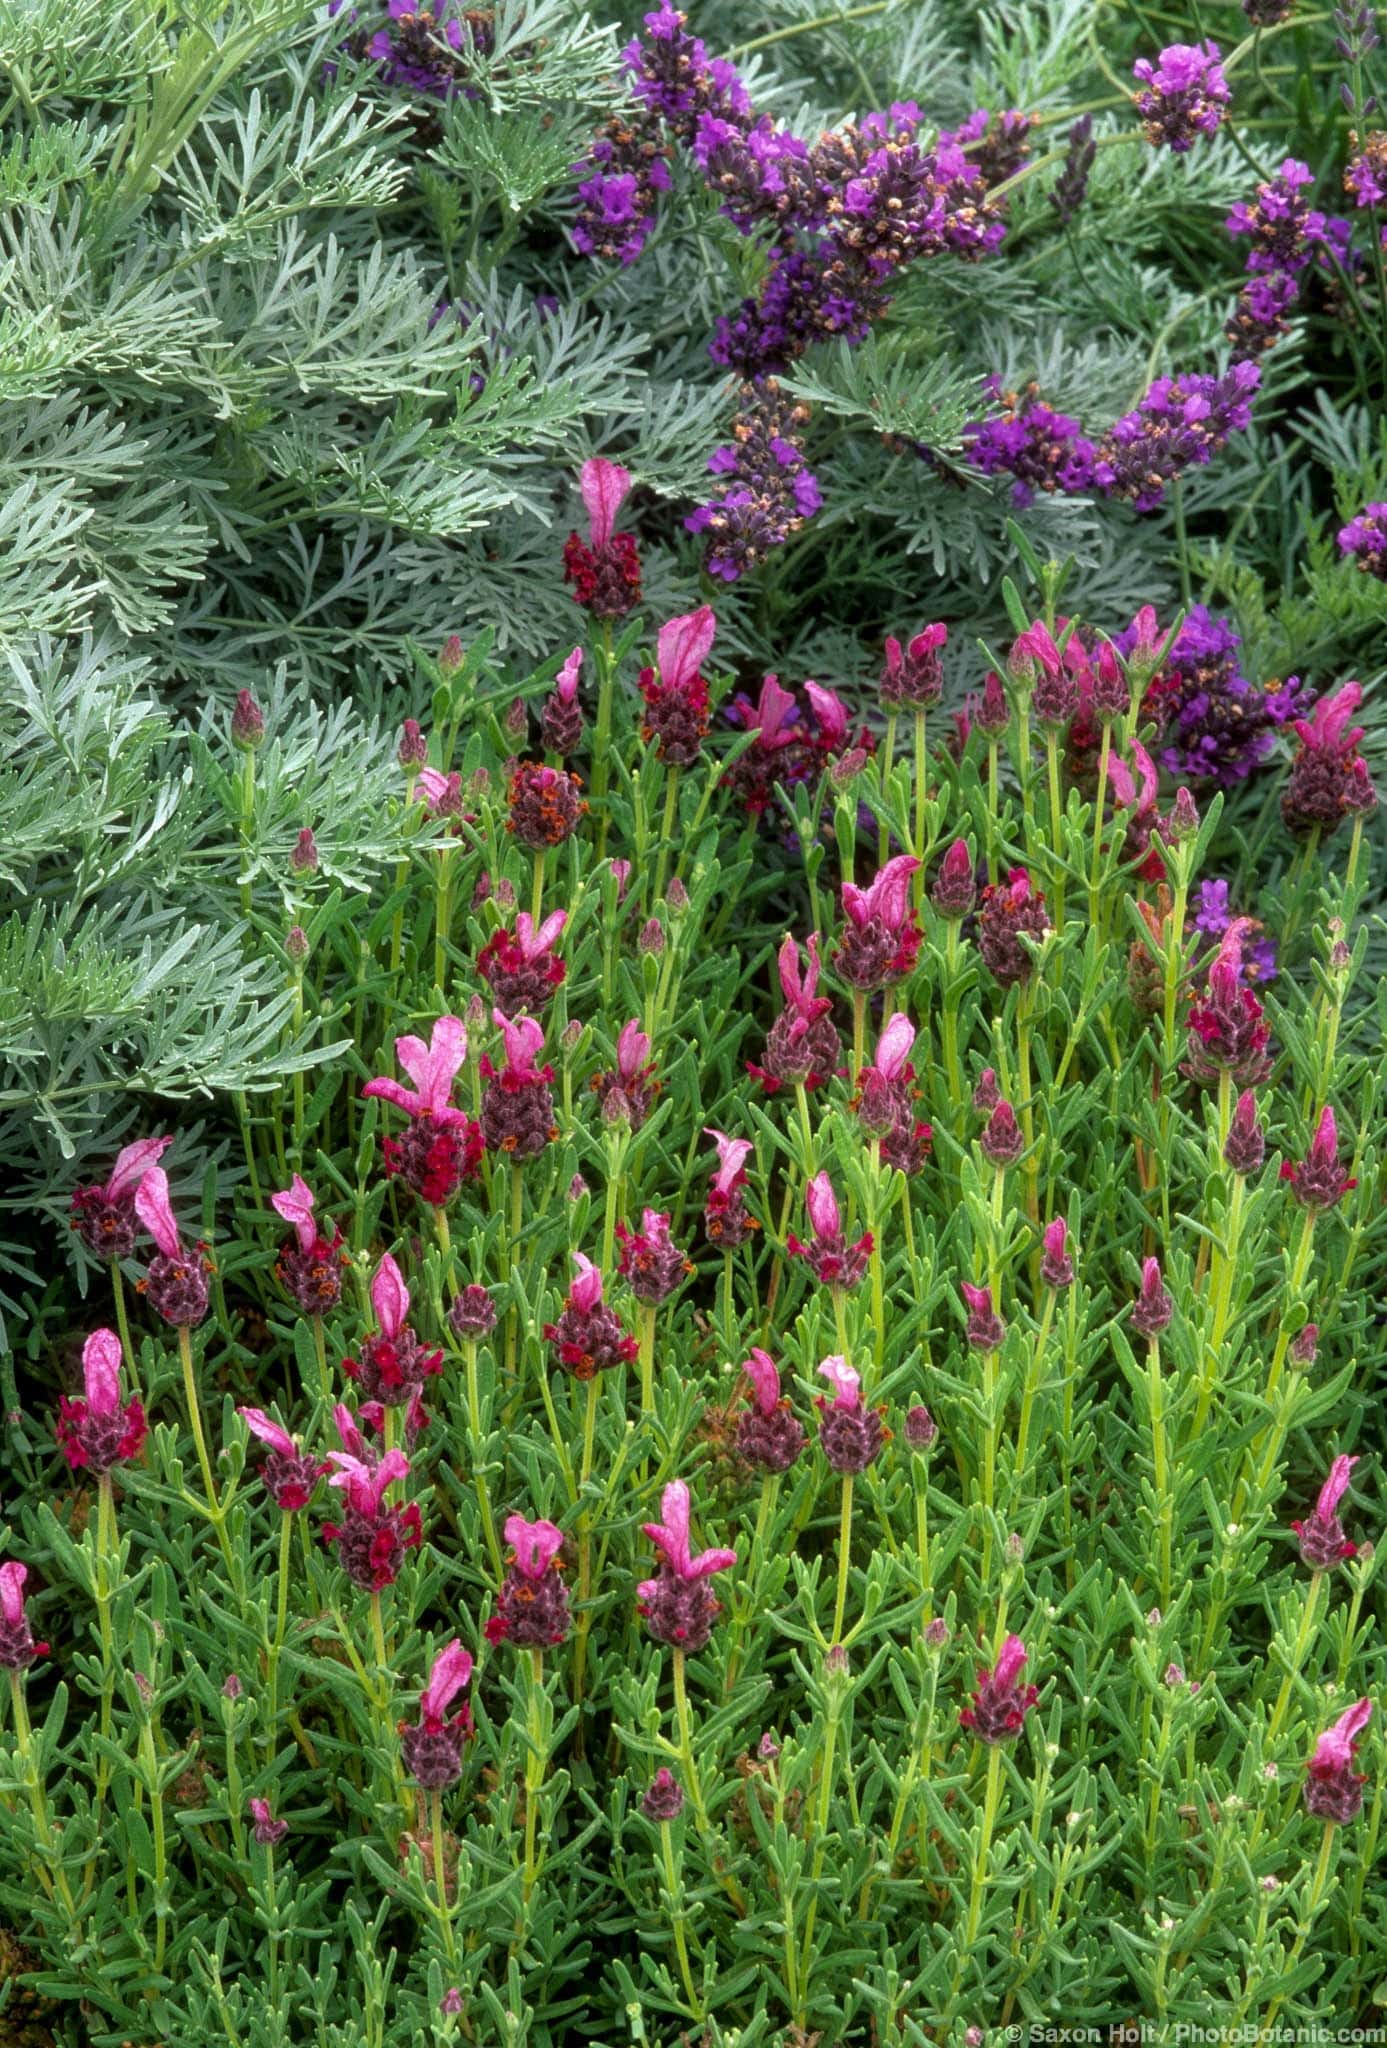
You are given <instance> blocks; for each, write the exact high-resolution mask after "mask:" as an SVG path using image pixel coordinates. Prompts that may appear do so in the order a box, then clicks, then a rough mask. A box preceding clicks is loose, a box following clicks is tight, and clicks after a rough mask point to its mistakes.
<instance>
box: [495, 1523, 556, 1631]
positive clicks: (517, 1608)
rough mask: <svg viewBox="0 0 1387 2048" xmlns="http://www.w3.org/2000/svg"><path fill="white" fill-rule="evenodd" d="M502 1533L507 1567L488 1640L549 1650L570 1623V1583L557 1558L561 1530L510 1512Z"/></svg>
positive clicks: (549, 1524)
mask: <svg viewBox="0 0 1387 2048" xmlns="http://www.w3.org/2000/svg"><path fill="white" fill-rule="evenodd" d="M503 1533H504V1535H505V1539H506V1541H507V1543H509V1544H510V1546H511V1553H512V1555H511V1567H510V1570H509V1571H508V1572H507V1574H506V1577H505V1580H504V1582H503V1583H502V1586H501V1592H500V1596H499V1598H498V1600H497V1603H496V1612H495V1614H494V1615H493V1616H492V1617H491V1620H490V1621H489V1622H488V1623H487V1625H486V1638H487V1641H488V1642H490V1643H513V1644H514V1645H515V1647H516V1648H517V1649H520V1650H545V1649H552V1648H553V1647H554V1646H555V1645H556V1644H558V1643H561V1642H562V1641H563V1640H564V1638H565V1636H566V1635H567V1634H568V1628H569V1611H568V1588H567V1586H565V1584H564V1582H563V1580H562V1579H561V1578H560V1576H559V1567H558V1563H557V1559H558V1555H559V1552H560V1550H561V1549H562V1548H563V1532H562V1531H561V1530H560V1529H558V1528H556V1527H555V1525H554V1524H553V1523H552V1522H527V1521H526V1520H525V1517H524V1516H523V1515H511V1516H509V1517H508V1518H507V1521H506V1525H505V1529H504V1531H503Z"/></svg>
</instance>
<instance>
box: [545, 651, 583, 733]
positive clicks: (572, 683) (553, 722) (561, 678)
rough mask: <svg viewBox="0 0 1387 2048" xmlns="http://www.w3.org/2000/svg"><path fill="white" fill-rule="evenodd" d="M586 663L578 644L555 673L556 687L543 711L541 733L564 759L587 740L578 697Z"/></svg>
mask: <svg viewBox="0 0 1387 2048" xmlns="http://www.w3.org/2000/svg"><path fill="white" fill-rule="evenodd" d="M582 667H583V650H582V648H581V647H575V648H574V650H573V652H572V653H571V654H570V655H569V657H568V660H567V661H566V662H565V663H564V665H563V667H562V668H561V669H560V670H559V672H558V674H557V676H555V678H554V687H553V689H552V690H551V691H550V692H549V695H548V696H547V697H546V698H545V700H544V708H543V710H542V711H541V712H540V715H539V731H540V737H541V739H542V740H543V741H544V744H545V746H546V747H547V748H548V750H549V752H550V753H551V754H557V755H558V756H559V757H560V759H561V760H562V759H564V758H565V757H566V756H567V755H569V754H576V753H577V751H578V749H579V747H580V746H581V745H582V742H583V707H582V705H581V704H580V703H579V701H578V677H579V675H580V674H581V672H582Z"/></svg>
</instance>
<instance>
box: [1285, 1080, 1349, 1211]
mask: <svg viewBox="0 0 1387 2048" xmlns="http://www.w3.org/2000/svg"><path fill="white" fill-rule="evenodd" d="M1281 1178H1282V1180H1288V1181H1289V1182H1290V1184H1291V1188H1292V1191H1293V1192H1294V1194H1295V1198H1296V1200H1297V1201H1298V1202H1300V1203H1302V1204H1303V1205H1304V1207H1305V1208H1307V1209H1333V1208H1335V1207H1337V1205H1338V1204H1339V1203H1340V1202H1341V1201H1342V1200H1343V1198H1344V1196H1345V1195H1346V1194H1347V1193H1348V1191H1349V1189H1350V1188H1356V1187H1357V1185H1358V1183H1357V1181H1356V1180H1354V1179H1353V1178H1352V1177H1351V1176H1350V1174H1349V1173H1348V1172H1347V1170H1346V1169H1345V1168H1344V1167H1343V1166H1341V1165H1340V1163H1339V1130H1338V1126H1337V1124H1336V1123H1335V1121H1334V1112H1333V1110H1332V1109H1331V1108H1330V1107H1329V1104H1328V1103H1326V1104H1325V1106H1324V1108H1323V1109H1322V1110H1321V1111H1320V1120H1319V1123H1318V1124H1317V1125H1316V1127H1315V1135H1314V1137H1313V1138H1312V1139H1311V1140H1310V1150H1309V1151H1308V1152H1307V1153H1306V1155H1305V1157H1304V1158H1303V1159H1302V1160H1301V1161H1300V1163H1299V1165H1298V1166H1293V1165H1292V1164H1291V1162H1290V1160H1289V1159H1283V1160H1282V1162H1281Z"/></svg>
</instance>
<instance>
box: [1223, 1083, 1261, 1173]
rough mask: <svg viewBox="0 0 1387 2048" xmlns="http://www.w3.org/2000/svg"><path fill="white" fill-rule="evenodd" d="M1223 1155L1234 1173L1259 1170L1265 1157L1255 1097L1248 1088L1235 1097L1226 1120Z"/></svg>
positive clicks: (1256, 1171)
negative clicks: (1226, 1127)
mask: <svg viewBox="0 0 1387 2048" xmlns="http://www.w3.org/2000/svg"><path fill="white" fill-rule="evenodd" d="M1223 1156H1224V1159H1225V1160H1226V1161H1227V1163H1228V1165H1229V1166H1231V1167H1232V1169H1233V1171H1234V1173H1238V1174H1242V1175H1244V1176H1246V1175H1247V1174H1249V1173H1259V1172H1260V1171H1261V1167H1262V1161H1263V1160H1264V1159H1265V1158H1266V1156H1267V1140H1266V1134H1265V1132H1264V1131H1263V1129H1262V1126H1261V1124H1260V1123H1259V1122H1258V1119H1257V1098H1256V1096H1255V1095H1254V1094H1253V1093H1252V1090H1251V1089H1250V1088H1245V1089H1244V1090H1243V1092H1242V1094H1241V1095H1240V1096H1239V1097H1238V1100H1237V1103H1236V1105H1235V1107H1234V1110H1233V1114H1232V1116H1231V1117H1230V1119H1229V1122H1228V1136H1227V1138H1226V1139H1225V1141H1224V1146H1223Z"/></svg>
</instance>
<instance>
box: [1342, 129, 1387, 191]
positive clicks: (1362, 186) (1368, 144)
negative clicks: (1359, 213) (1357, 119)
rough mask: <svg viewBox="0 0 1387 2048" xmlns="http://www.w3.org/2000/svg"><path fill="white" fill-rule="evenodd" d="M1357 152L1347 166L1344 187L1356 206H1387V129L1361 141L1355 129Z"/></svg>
mask: <svg viewBox="0 0 1387 2048" xmlns="http://www.w3.org/2000/svg"><path fill="white" fill-rule="evenodd" d="M1349 141H1350V143H1351V144H1352V146H1353V154H1352V155H1351V156H1350V158H1349V160H1348V163H1347V164H1346V165H1345V166H1344V190H1345V191H1346V192H1347V193H1348V194H1349V196H1350V198H1351V199H1352V200H1353V203H1354V205H1355V206H1387V131H1384V130H1382V129H1378V130H1376V131H1375V132H1374V133H1373V134H1371V135H1365V136H1364V137H1363V138H1362V140H1361V141H1360V139H1359V137H1358V135H1357V134H1356V133H1354V132H1351V133H1350V135H1349Z"/></svg>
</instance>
